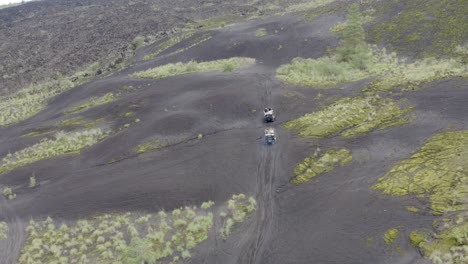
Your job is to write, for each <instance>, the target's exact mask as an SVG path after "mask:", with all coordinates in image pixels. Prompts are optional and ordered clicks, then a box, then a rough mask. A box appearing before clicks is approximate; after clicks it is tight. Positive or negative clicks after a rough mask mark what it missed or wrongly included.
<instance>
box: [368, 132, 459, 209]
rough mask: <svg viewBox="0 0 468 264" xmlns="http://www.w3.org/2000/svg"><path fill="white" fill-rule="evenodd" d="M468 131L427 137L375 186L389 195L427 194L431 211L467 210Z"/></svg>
mask: <svg viewBox="0 0 468 264" xmlns="http://www.w3.org/2000/svg"><path fill="white" fill-rule="evenodd" d="M466 153H468V130H462V131H454V132H445V133H442V134H438V135H436V136H434V137H432V138H430V139H429V140H428V141H427V142H426V144H425V145H424V146H423V147H422V148H421V149H420V150H419V151H418V152H416V153H415V154H413V155H412V156H411V157H410V158H409V159H407V160H403V161H401V162H399V163H398V164H397V165H395V166H394V167H393V168H392V169H390V171H388V172H387V173H386V174H385V175H384V176H383V177H382V178H380V179H379V180H378V182H377V183H376V184H375V185H374V187H373V188H374V189H377V190H381V191H382V192H383V193H385V194H389V195H398V196H400V195H408V194H416V195H428V196H429V200H430V203H431V205H430V207H431V209H432V212H433V214H435V215H440V214H443V213H446V212H454V211H460V210H467V209H468V201H467V199H466V198H467V194H468V159H467V158H466V157H467V154H466Z"/></svg>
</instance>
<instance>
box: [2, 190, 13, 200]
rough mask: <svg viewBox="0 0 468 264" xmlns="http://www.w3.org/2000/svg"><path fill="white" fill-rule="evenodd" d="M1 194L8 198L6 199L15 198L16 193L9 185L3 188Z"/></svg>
mask: <svg viewBox="0 0 468 264" xmlns="http://www.w3.org/2000/svg"><path fill="white" fill-rule="evenodd" d="M3 195H4V196H5V197H7V198H8V200H13V199H15V198H16V194H15V193H14V192H13V190H12V189H11V188H9V187H5V188H4V189H3Z"/></svg>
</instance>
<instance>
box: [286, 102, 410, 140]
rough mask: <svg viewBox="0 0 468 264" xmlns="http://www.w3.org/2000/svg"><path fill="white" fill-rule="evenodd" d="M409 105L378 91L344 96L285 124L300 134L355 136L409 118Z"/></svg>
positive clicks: (407, 120)
mask: <svg viewBox="0 0 468 264" xmlns="http://www.w3.org/2000/svg"><path fill="white" fill-rule="evenodd" d="M411 110H412V108H411V107H407V108H402V107H400V105H399V104H398V103H397V102H396V101H395V100H393V99H390V98H381V97H380V96H378V95H375V96H366V97H346V98H343V99H341V100H339V101H337V102H335V103H333V104H331V105H329V106H326V107H325V108H324V109H323V110H321V111H318V112H314V113H311V114H306V115H305V116H303V117H300V118H298V119H295V120H292V121H289V122H287V123H286V125H285V127H286V128H288V129H296V130H299V135H301V136H303V137H326V136H330V135H334V134H337V133H339V134H340V135H341V136H343V137H355V136H358V135H360V134H364V133H367V132H369V131H372V130H373V129H376V128H380V129H383V128H386V127H389V126H395V125H401V124H404V123H407V122H409V118H408V116H407V113H409V112H410V111H411Z"/></svg>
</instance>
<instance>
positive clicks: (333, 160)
mask: <svg viewBox="0 0 468 264" xmlns="http://www.w3.org/2000/svg"><path fill="white" fill-rule="evenodd" d="M352 159H353V157H352V156H351V154H350V151H349V150H347V149H340V150H338V149H333V148H331V149H328V150H327V151H326V152H325V153H324V154H323V155H312V156H310V157H308V158H306V159H304V161H303V162H301V163H299V164H298V165H297V166H296V168H295V169H294V173H295V174H296V177H294V179H293V180H292V183H294V184H301V183H305V182H307V181H309V180H310V179H311V178H313V177H315V176H317V175H319V174H322V173H326V172H329V171H331V170H333V169H334V168H335V167H337V166H343V165H345V164H347V163H349V162H350V161H351V160H352Z"/></svg>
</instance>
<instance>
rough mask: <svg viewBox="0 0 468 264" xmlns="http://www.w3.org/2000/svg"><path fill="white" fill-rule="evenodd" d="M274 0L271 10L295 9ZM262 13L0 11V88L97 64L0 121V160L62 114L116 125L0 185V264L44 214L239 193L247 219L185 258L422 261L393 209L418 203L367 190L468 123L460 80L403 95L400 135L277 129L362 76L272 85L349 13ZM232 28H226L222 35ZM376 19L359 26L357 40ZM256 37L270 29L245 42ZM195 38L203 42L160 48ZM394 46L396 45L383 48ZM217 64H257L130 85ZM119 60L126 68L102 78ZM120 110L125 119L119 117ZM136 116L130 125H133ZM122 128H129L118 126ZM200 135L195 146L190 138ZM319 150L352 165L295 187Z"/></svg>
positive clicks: (3, 178)
mask: <svg viewBox="0 0 468 264" xmlns="http://www.w3.org/2000/svg"><path fill="white" fill-rule="evenodd" d="M274 2H275V1H274ZM276 2H278V3H277V4H278V6H280V7H287V6H288V5H292V4H293V1H276ZM276 2H275V3H276ZM299 2H300V1H299ZM345 2H346V3H345ZM370 2H372V1H370ZM377 2H378V1H377ZM401 2H402V5H404V3H407V2H408V1H401ZM207 3H212V4H207ZM266 4H268V1H238V0H236V1H209V2H207V1H199V0H197V1H171V0H156V1H149V0H141V1H123V0H115V1H109V0H86V1H85V0H78V1H77V0H65V1H62V0H60V1H59V0H50V1H47V0H45V1H39V2H31V3H27V4H24V5H20V6H16V7H11V8H7V9H3V10H0V39H2V42H1V44H0V61H1V64H0V78H1V79H0V89H1V91H0V93H2V94H10V93H12V91H16V90H19V89H20V88H22V87H23V86H27V85H29V84H30V83H35V82H39V81H40V80H45V79H50V78H54V76H56V73H57V72H60V73H62V74H63V75H69V74H72V73H74V72H76V71H78V70H81V69H83V67H85V66H87V65H89V64H92V63H95V62H100V68H99V69H98V70H101V71H103V72H106V75H105V76H104V74H102V75H99V74H98V76H97V78H95V79H94V80H93V81H90V82H87V83H85V84H82V85H80V86H77V87H75V88H73V89H71V90H68V91H66V92H64V93H61V94H60V95H58V96H56V97H54V98H53V99H52V100H51V101H50V102H49V104H48V105H47V108H46V109H45V110H43V111H41V112H40V113H39V114H37V115H35V116H33V117H31V118H29V119H26V120H24V121H22V122H20V123H18V124H14V125H12V126H8V127H0V157H4V156H6V155H8V153H12V152H15V151H17V150H20V149H23V148H25V147H27V146H30V145H32V144H35V143H37V142H40V140H41V136H36V137H21V136H22V135H25V134H27V133H30V132H32V131H37V130H38V129H40V128H44V129H45V130H47V128H48V127H49V128H50V127H51V126H52V125H51V124H57V122H60V121H63V120H65V119H67V118H69V117H78V116H79V117H83V118H85V119H86V120H96V119H99V118H105V121H104V122H102V123H101V124H99V126H100V127H101V128H110V129H112V131H115V133H113V134H112V135H111V136H109V137H107V138H105V139H104V140H102V141H100V142H99V143H97V144H95V145H93V146H91V147H89V148H86V149H85V150H83V151H82V152H81V153H80V154H79V155H75V154H70V155H64V156H61V157H56V158H52V159H46V160H42V161H39V162H36V163H32V164H29V165H26V166H23V167H20V168H17V169H15V170H12V171H10V172H7V173H4V174H1V175H0V184H1V185H2V186H14V187H15V188H14V189H15V193H16V194H17V197H16V198H15V199H13V200H9V201H7V199H6V198H5V197H3V196H1V198H0V220H2V221H5V222H7V223H8V224H9V228H10V232H9V239H8V240H5V241H1V240H0V259H1V261H0V262H1V263H17V261H18V257H19V255H20V251H21V248H22V246H23V245H24V243H25V238H26V237H25V232H24V230H25V228H26V226H27V224H28V221H29V220H30V219H45V218H47V217H48V216H51V217H53V218H54V219H58V220H59V221H65V222H66V221H74V220H77V219H81V218H87V217H91V216H93V215H96V214H100V213H111V212H127V211H131V212H148V213H153V212H157V211H159V210H173V209H175V208H178V207H180V206H185V205H198V204H201V203H202V202H204V201H207V200H212V201H214V202H215V203H216V204H222V203H224V202H226V201H227V200H229V198H230V197H231V196H232V194H235V193H245V194H248V195H252V196H254V197H255V198H256V200H257V205H258V206H257V210H256V212H255V214H254V215H252V217H250V218H249V219H248V220H247V221H246V222H245V223H244V224H243V225H240V226H239V227H238V228H236V229H235V231H234V232H233V234H232V235H231V236H230V237H229V238H228V239H227V240H226V241H223V240H221V239H219V238H217V236H218V234H217V231H216V230H215V231H212V233H213V234H211V235H212V236H211V237H210V238H209V239H208V240H207V241H205V242H203V243H202V244H200V245H199V246H197V247H196V248H195V250H194V252H193V254H192V257H191V258H190V259H188V260H186V261H185V262H187V263H268V264H272V263H278V264H280V263H281V264H282V263H330V264H331V263H385V264H390V263H402V264H403V263H405V264H410V263H430V262H429V261H428V260H426V259H424V258H423V257H422V256H421V254H420V253H419V252H418V250H417V249H416V248H414V247H413V246H411V244H410V242H409V241H408V239H407V235H408V233H409V232H410V231H411V230H414V229H418V228H423V227H428V226H431V223H432V221H433V220H434V219H435V218H434V216H433V215H432V214H431V213H430V212H429V211H426V212H423V213H420V214H414V213H411V212H409V211H408V210H406V209H405V206H404V204H403V202H405V203H409V204H414V205H421V204H422V202H421V200H420V199H419V198H416V197H410V196H409V197H391V196H384V195H382V194H381V193H378V192H376V191H374V190H372V189H371V187H372V186H373V185H374V184H375V182H376V181H377V179H378V178H379V177H380V176H382V175H383V174H385V172H387V171H388V170H389V169H390V168H391V167H392V165H393V164H394V163H395V162H398V161H400V160H403V159H405V158H407V157H408V156H409V155H410V154H411V153H413V152H414V150H415V149H417V148H419V147H421V145H422V144H423V142H424V141H425V140H427V138H429V137H431V136H433V135H435V134H437V133H440V132H441V131H443V130H444V129H447V128H450V129H458V130H466V129H468V119H467V115H466V113H468V104H467V101H468V93H467V90H466V88H467V82H466V78H462V77H456V78H449V79H445V80H439V81H435V82H430V83H426V84H424V85H423V89H421V90H420V91H416V92H412V93H405V94H404V97H405V98H407V100H408V102H407V103H408V104H409V105H412V106H414V107H415V109H416V110H415V111H416V114H415V118H414V120H413V121H412V122H411V123H410V124H408V125H405V126H398V127H392V128H388V129H385V130H375V131H372V132H370V133H368V134H365V135H363V136H360V137H357V138H352V139H344V138H341V137H329V138H325V139H321V140H318V139H304V138H301V137H299V136H297V134H296V133H295V132H294V131H290V130H286V129H284V128H283V126H282V125H283V124H284V123H285V122H287V121H289V120H291V119H294V118H298V117H300V116H302V115H304V114H306V113H310V112H314V111H318V110H319V109H320V108H321V107H322V106H323V105H326V104H328V102H333V101H335V100H336V99H339V98H343V97H346V96H357V95H359V94H360V93H361V91H360V89H361V88H362V87H363V86H365V85H366V84H368V83H369V82H370V81H371V80H369V79H366V80H363V81H358V82H353V83H350V84H349V85H347V86H346V88H345V89H344V88H343V87H341V86H340V87H337V88H339V89H335V88H331V89H309V88H303V87H298V86H294V85H288V84H285V83H283V82H281V81H280V80H278V79H277V78H276V77H275V76H276V70H277V68H278V67H279V66H280V65H282V64H285V63H289V62H290V61H291V60H292V59H293V58H295V57H306V58H319V57H322V56H326V55H327V54H328V52H329V51H328V50H329V49H330V47H335V46H336V45H337V44H338V42H339V39H338V37H337V35H336V34H333V33H331V32H330V30H329V29H330V28H331V27H332V26H334V25H335V24H337V23H339V22H343V21H344V19H345V14H346V8H347V4H349V3H348V2H347V1H338V2H336V3H332V4H329V5H325V6H324V7H320V8H318V9H317V10H315V11H307V10H305V11H307V12H305V13H303V12H298V13H290V14H283V15H277V14H278V12H279V11H278V10H277V9H275V10H272V9H266V8H264V7H265V5H266ZM275 13H276V15H275ZM391 15H392V14H386V15H385V16H384V15H382V16H378V18H377V21H379V23H383V22H382V21H389V19H390V18H391V17H389V16H391ZM304 17H306V18H304ZM220 18H223V19H220ZM247 18H250V19H249V20H248V19H247ZM207 19H212V20H211V22H210V23H211V24H210V23H208V22H206V21H204V22H203V20H207ZM216 19H220V20H216ZM247 20H248V21H247ZM200 21H202V22H200ZM213 21H214V22H213ZM231 22H236V23H234V24H233V25H228V24H229V23H231ZM212 23H214V24H212ZM221 23H223V25H224V23H226V25H225V26H220V25H221ZM376 23H377V22H376ZM376 23H375V24H372V23H370V24H368V25H367V26H366V27H367V28H368V29H369V30H371V29H373V28H375V27H376ZM213 25H214V26H218V27H213ZM188 27H191V28H196V29H197V32H196V33H195V34H194V35H193V36H191V37H190V38H187V39H185V40H183V41H181V42H179V43H177V44H176V45H174V46H172V47H170V48H169V49H167V50H164V51H163V52H162V53H160V54H159V55H158V56H156V57H155V58H154V59H151V60H143V57H144V55H147V54H150V53H151V52H152V51H153V50H154V49H155V48H156V47H157V46H158V45H159V44H160V43H161V39H162V40H165V39H167V37H168V36H169V37H170V36H173V35H174V34H176V33H178V32H180V31H181V29H182V28H188ZM259 28H262V29H266V31H267V32H268V35H266V36H264V37H258V36H256V32H257V30H258V29H259ZM203 34H210V36H211V38H210V39H209V40H207V41H205V42H203V43H200V44H199V45H196V46H194V47H191V48H190V49H187V50H183V51H182V52H177V53H173V52H175V51H178V50H180V49H183V48H184V47H187V46H188V45H190V43H192V42H191V41H193V40H194V39H197V38H198V37H200V36H202V35H203ZM137 36H143V37H144V38H145V39H146V42H147V43H146V44H147V46H145V47H141V48H140V47H138V49H137V47H135V46H134V45H133V46H132V41H133V40H134V39H135V37H137ZM153 37H154V38H153ZM371 37H372V36H371ZM382 38H383V37H382ZM374 40H375V39H374ZM380 40H382V39H379V41H380ZM465 40H466V39H465ZM150 42H152V43H150ZM375 43H377V41H376V42H375ZM377 44H382V43H377ZM383 44H385V43H383ZM404 45H405V44H401V43H400V44H398V43H396V44H395V46H394V48H395V49H396V50H398V49H400V48H401V47H402V46H404ZM413 55H414V57H417V56H418V55H419V54H417V52H416V51H415V53H414V54H413ZM230 57H251V58H255V59H256V64H255V65H251V66H248V67H246V68H241V69H239V70H235V71H234V72H232V73H226V72H208V73H196V74H190V75H180V76H174V77H169V78H163V79H139V78H134V77H132V76H131V74H133V73H135V72H138V71H142V70H147V69H150V68H154V67H156V66H161V65H164V64H167V63H175V62H188V61H190V60H197V61H209V60H217V59H225V58H230ZM122 61H126V64H125V66H124V67H123V68H122V69H116V68H115V66H116V64H119V63H120V62H122ZM123 87H131V88H132V89H133V90H132V89H130V90H125V89H126V88H123ZM109 92H113V93H121V94H122V95H121V96H120V97H119V98H118V99H117V100H115V101H112V102H110V103H107V104H104V105H101V106H98V107H95V108H91V109H89V110H86V111H83V112H80V113H77V114H73V115H65V114H64V112H65V111H66V110H67V109H69V107H70V106H72V105H75V104H76V103H78V102H82V101H83V100H85V99H87V98H90V97H92V96H101V95H103V94H104V93H109ZM288 94H293V96H288ZM392 96H393V95H392ZM396 96H398V95H396ZM402 97H403V96H402ZM317 98H323V99H317ZM266 105H268V106H272V107H273V108H274V109H275V110H276V111H277V120H276V122H275V123H273V125H272V126H273V127H275V128H276V129H277V131H278V142H277V144H275V145H273V146H271V147H266V146H264V145H263V144H262V140H261V137H262V133H263V129H264V127H265V124H264V123H263V122H262V117H261V111H262V109H263V107H264V106H266ZM129 112H132V114H131V116H130V115H126V113H129ZM136 118H138V119H139V120H141V121H139V122H134V120H135V119H136ZM126 124H131V125H130V126H129V127H127V128H125V129H121V128H122V127H124V126H125V125H126ZM69 129H70V128H65V130H69ZM119 129H120V130H119ZM200 134H201V135H203V138H202V139H200V138H197V135H200ZM154 137H158V138H177V139H178V141H177V144H173V145H168V146H166V147H163V148H160V149H158V150H155V151H149V152H147V153H143V154H135V153H134V151H133V150H134V149H135V147H136V146H137V145H139V144H141V143H143V142H145V141H147V140H148V139H151V138H154ZM317 146H320V147H321V148H324V149H326V148H329V147H340V148H341V147H346V148H347V149H350V150H351V151H352V152H353V153H354V160H353V162H351V163H349V164H347V165H344V166H343V167H340V168H337V169H335V170H333V171H332V172H329V173H326V174H324V175H321V176H319V177H317V178H314V179H312V180H311V181H310V182H308V183H306V184H302V185H298V186H296V185H293V184H291V183H290V181H291V179H292V177H293V176H294V167H295V166H296V165H297V164H298V163H299V162H301V161H302V160H303V159H304V158H305V157H306V156H309V155H310V154H311V153H312V152H313V149H315V148H316V147H317ZM32 173H34V175H35V177H37V180H38V182H40V185H39V187H37V188H28V186H27V183H28V179H29V177H30V176H31V174H32ZM396 226H399V227H401V228H400V229H401V230H402V231H401V232H402V233H403V235H401V236H400V237H399V238H398V239H397V240H396V243H395V244H394V245H389V244H387V243H385V242H384V241H383V240H382V236H383V234H384V233H385V231H386V230H388V229H389V228H392V227H396ZM165 263H166V262H165Z"/></svg>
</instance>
